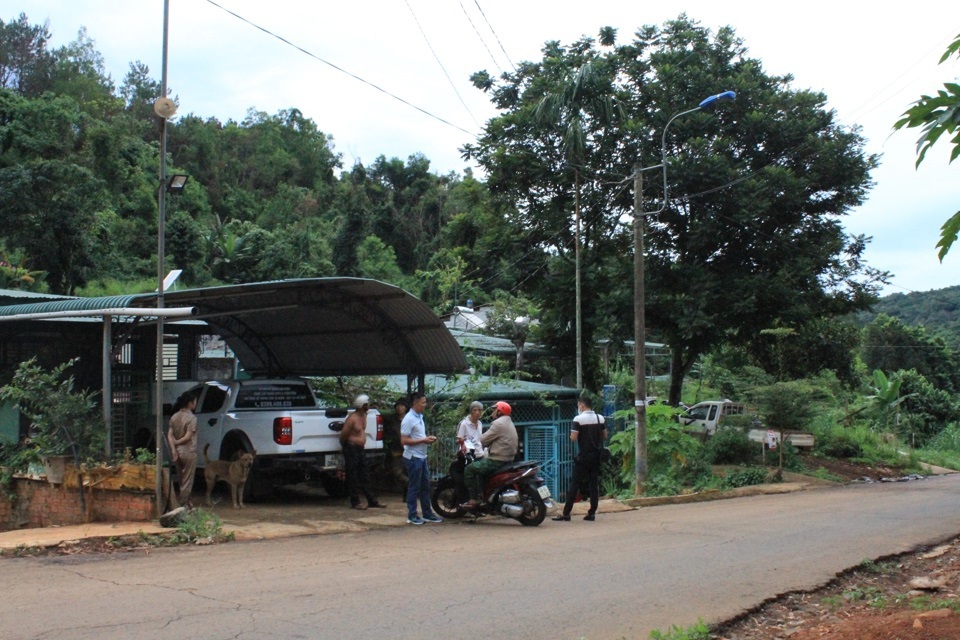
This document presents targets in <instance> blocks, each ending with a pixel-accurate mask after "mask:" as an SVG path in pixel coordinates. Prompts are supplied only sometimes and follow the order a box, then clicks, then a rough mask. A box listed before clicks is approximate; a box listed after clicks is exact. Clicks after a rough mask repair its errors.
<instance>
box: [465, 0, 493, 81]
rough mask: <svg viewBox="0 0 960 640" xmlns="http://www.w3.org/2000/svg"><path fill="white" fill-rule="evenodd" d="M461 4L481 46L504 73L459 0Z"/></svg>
mask: <svg viewBox="0 0 960 640" xmlns="http://www.w3.org/2000/svg"><path fill="white" fill-rule="evenodd" d="M459 2H460V9H461V10H462V11H463V15H464V16H465V17H466V19H467V22H469V23H470V27H471V28H472V29H473V32H474V33H475V34H477V39H479V40H480V44H482V45H483V48H484V49H486V50H487V53H488V54H489V55H490V60H492V61H493V64H494V66H496V67H497V69H499V70H500V73H503V67H501V66H500V63H499V62H497V59H496V57H494V55H493V51H490V47H488V46H487V41H486V40H484V38H483V36H482V35H480V31H479V30H478V29H477V25H475V24H473V19H472V18H471V17H470V14H469V13H467V8H466V7H465V6H463V1H462V0H459Z"/></svg>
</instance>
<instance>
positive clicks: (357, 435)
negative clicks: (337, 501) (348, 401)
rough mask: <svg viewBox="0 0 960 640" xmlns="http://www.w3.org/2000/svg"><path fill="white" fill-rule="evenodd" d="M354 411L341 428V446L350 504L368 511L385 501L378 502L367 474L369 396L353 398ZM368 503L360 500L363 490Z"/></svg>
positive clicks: (362, 395) (381, 505) (381, 507)
mask: <svg viewBox="0 0 960 640" xmlns="http://www.w3.org/2000/svg"><path fill="white" fill-rule="evenodd" d="M353 408H354V409H356V411H354V412H353V413H351V414H350V415H349V416H347V419H346V420H344V422H343V429H342V430H341V431H340V448H341V449H343V466H344V468H345V470H346V472H347V490H348V491H349V492H350V506H352V507H353V508H354V509H359V510H361V511H365V510H366V509H367V508H368V507H372V508H375V509H383V508H385V507H386V505H383V504H380V503H379V502H377V498H376V496H374V495H373V492H372V491H370V480H369V478H368V477H367V456H366V453H364V447H365V446H366V444H367V411H368V410H369V409H370V396H368V395H366V394H360V395H358V396H357V397H356V398H354V399H353ZM361 491H363V495H364V496H365V497H366V499H367V504H366V505H364V504H361V503H360V492H361Z"/></svg>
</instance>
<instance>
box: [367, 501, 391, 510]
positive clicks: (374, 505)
mask: <svg viewBox="0 0 960 640" xmlns="http://www.w3.org/2000/svg"><path fill="white" fill-rule="evenodd" d="M367 508H368V509H386V508H387V505H385V504H383V503H381V502H371V503H370V504H368V505H367Z"/></svg>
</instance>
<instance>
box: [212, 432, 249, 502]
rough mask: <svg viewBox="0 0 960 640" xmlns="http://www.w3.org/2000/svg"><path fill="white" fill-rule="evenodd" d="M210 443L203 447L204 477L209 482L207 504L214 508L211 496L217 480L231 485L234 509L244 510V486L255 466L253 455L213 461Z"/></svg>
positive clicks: (241, 455) (243, 454)
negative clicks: (208, 452)
mask: <svg viewBox="0 0 960 640" xmlns="http://www.w3.org/2000/svg"><path fill="white" fill-rule="evenodd" d="M209 448H210V444H209V443H208V444H207V445H206V446H204V447H203V460H204V465H203V477H204V478H205V479H206V481H207V504H208V505H210V506H213V501H212V500H211V499H210V494H211V493H213V485H214V484H216V482H217V479H218V478H219V479H220V480H224V481H226V483H227V484H229V485H230V497H231V498H233V508H234V509H242V508H243V486H244V485H245V484H246V483H247V478H248V477H250V467H252V466H253V456H255V455H256V454H257V452H256V451H254V452H253V453H241V454H240V457H238V458H237V459H236V460H232V461H231V460H211V459H210V458H209V457H208V456H207V449H209Z"/></svg>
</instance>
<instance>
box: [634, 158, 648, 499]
mask: <svg viewBox="0 0 960 640" xmlns="http://www.w3.org/2000/svg"><path fill="white" fill-rule="evenodd" d="M633 171H634V174H633V343H634V344H633V378H634V400H633V405H634V408H635V409H636V419H637V429H636V433H635V435H634V438H635V442H634V469H635V471H636V476H637V478H636V480H637V487H636V493H637V495H640V494H642V493H643V485H644V483H646V481H647V365H646V360H647V358H646V355H647V353H646V351H647V350H646V343H647V330H646V321H647V312H646V289H645V287H644V278H645V277H646V271H645V269H644V262H643V227H644V224H643V216H644V213H643V172H642V171H643V170H642V169H641V167H640V165H639V164H637V165H634V167H633Z"/></svg>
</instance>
